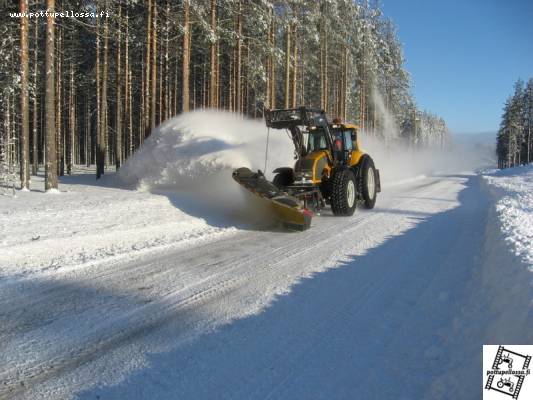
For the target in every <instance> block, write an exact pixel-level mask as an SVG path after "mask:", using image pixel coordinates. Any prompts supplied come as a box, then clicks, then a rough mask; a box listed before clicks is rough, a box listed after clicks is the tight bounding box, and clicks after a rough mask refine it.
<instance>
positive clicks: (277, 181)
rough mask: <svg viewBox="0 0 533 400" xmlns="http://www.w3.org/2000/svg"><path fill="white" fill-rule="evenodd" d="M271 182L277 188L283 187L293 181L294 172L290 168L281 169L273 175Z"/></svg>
mask: <svg viewBox="0 0 533 400" xmlns="http://www.w3.org/2000/svg"><path fill="white" fill-rule="evenodd" d="M272 183H273V184H274V186H276V187H277V188H278V189H283V188H284V187H285V186H289V185H292V184H293V183H294V173H293V172H292V170H291V169H289V168H287V170H284V171H281V172H279V173H277V174H276V175H274V179H273V180H272Z"/></svg>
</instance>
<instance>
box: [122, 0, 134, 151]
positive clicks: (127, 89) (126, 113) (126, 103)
mask: <svg viewBox="0 0 533 400" xmlns="http://www.w3.org/2000/svg"><path fill="white" fill-rule="evenodd" d="M124 24H125V25H126V33H125V38H124V73H125V74H126V76H125V80H124V121H125V124H126V126H127V132H128V135H127V137H125V141H126V142H127V144H125V152H124V153H125V156H126V158H127V157H129V156H130V155H131V139H132V138H131V131H130V129H131V126H130V125H129V119H130V114H131V108H130V101H129V98H130V72H129V71H130V53H129V51H130V49H129V2H128V0H126V16H125V22H124ZM126 139H127V140H126Z"/></svg>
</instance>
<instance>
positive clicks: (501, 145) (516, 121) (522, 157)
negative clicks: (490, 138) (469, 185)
mask: <svg viewBox="0 0 533 400" xmlns="http://www.w3.org/2000/svg"><path fill="white" fill-rule="evenodd" d="M532 128H533V78H529V80H528V82H527V84H524V81H523V80H521V79H518V80H517V81H516V83H515V85H514V93H513V95H512V96H509V98H508V99H507V101H506V102H505V105H504V107H503V115H502V120H501V123H500V129H499V130H498V136H497V141H496V154H497V156H498V168H509V167H514V166H517V165H523V164H529V163H530V162H532V161H533V138H532V137H531V135H532Z"/></svg>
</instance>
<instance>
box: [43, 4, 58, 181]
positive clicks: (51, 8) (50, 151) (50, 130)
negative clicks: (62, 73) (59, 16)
mask: <svg viewBox="0 0 533 400" xmlns="http://www.w3.org/2000/svg"><path fill="white" fill-rule="evenodd" d="M46 9H47V11H48V16H47V17H46V48H45V71H46V75H45V79H46V91H45V109H46V118H45V123H46V148H45V154H46V174H45V184H44V186H45V189H46V190H47V191H48V190H51V189H57V187H58V181H57V152H56V121H55V69H54V53H55V49H54V47H55V46H54V44H55V38H54V36H55V35H54V33H55V31H54V17H53V13H54V12H55V4H54V0H46Z"/></svg>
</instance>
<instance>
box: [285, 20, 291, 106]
mask: <svg viewBox="0 0 533 400" xmlns="http://www.w3.org/2000/svg"><path fill="white" fill-rule="evenodd" d="M285 46H286V47H285V108H289V104H290V91H289V90H290V79H291V26H290V25H287V36H286V43H285Z"/></svg>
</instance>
